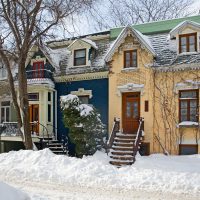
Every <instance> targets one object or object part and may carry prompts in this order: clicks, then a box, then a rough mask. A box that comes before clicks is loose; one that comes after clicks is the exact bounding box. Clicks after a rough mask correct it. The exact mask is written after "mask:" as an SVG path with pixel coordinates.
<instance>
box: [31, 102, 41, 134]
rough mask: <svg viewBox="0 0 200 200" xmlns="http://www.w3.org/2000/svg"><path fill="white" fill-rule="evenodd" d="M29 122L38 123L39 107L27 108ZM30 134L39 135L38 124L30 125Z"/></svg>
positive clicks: (34, 105) (35, 105)
mask: <svg viewBox="0 0 200 200" xmlns="http://www.w3.org/2000/svg"><path fill="white" fill-rule="evenodd" d="M29 115H30V122H39V105H38V104H33V105H30V106H29ZM31 133H32V134H34V135H35V134H36V135H39V124H38V123H31Z"/></svg>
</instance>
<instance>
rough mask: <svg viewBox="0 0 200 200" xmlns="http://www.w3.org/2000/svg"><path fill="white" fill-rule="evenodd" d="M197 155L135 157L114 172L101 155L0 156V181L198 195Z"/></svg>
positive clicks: (47, 152)
mask: <svg viewBox="0 0 200 200" xmlns="http://www.w3.org/2000/svg"><path fill="white" fill-rule="evenodd" d="M199 166H200V155H193V156H168V157H167V156H164V155H160V154H158V155H151V156H149V157H140V156H137V161H136V163H135V164H134V165H132V166H130V167H129V166H128V167H123V168H120V169H118V168H116V167H114V166H111V165H110V164H109V158H108V157H107V155H106V154H104V153H102V152H96V154H95V155H94V156H88V157H84V158H82V159H77V158H73V157H67V156H63V155H54V154H53V153H52V152H51V151H50V150H48V149H45V150H42V151H24V150H21V151H18V152H15V151H12V152H9V153H4V154H0V179H1V178H2V179H6V180H12V179H20V180H22V181H23V180H27V179H28V180H34V181H43V182H45V181H46V182H47V181H48V182H52V183H53V182H54V183H58V184H66V187H67V185H68V184H70V185H84V186H86V187H93V188H94V187H98V188H106V187H110V188H118V189H121V190H130V189H131V190H134V189H138V190H140V189H142V190H146V191H161V192H172V193H187V194H191V195H198V196H199V195H200V167H199Z"/></svg>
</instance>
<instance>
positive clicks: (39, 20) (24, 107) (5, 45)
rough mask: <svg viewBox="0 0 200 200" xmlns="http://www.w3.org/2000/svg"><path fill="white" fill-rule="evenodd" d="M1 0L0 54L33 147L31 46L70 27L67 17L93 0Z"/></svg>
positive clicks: (27, 139)
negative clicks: (29, 73) (28, 69)
mask: <svg viewBox="0 0 200 200" xmlns="http://www.w3.org/2000/svg"><path fill="white" fill-rule="evenodd" d="M0 2H1V3H0V57H1V59H2V60H3V63H4V65H5V67H6V69H7V73H8V82H9V86H10V91H11V94H12V99H13V103H14V107H15V109H16V112H17V120H18V125H19V128H20V131H21V133H22V136H23V141H24V144H25V147H26V149H32V148H33V144H32V138H31V131H30V123H29V102H28V93H27V78H26V70H25V64H26V58H27V56H28V53H29V51H30V48H31V47H32V45H33V44H34V43H35V42H36V41H38V40H44V39H45V38H48V37H55V28H56V29H58V27H61V26H63V28H64V29H66V28H67V27H65V24H66V20H67V19H68V18H70V17H72V16H73V15H78V13H79V12H81V11H82V10H84V9H85V8H87V7H90V6H91V4H92V2H93V0H1V1H0ZM11 60H12V62H11ZM13 61H14V62H13ZM13 63H14V64H13ZM13 66H15V67H16V69H17V70H18V88H19V101H18V98H17V94H16V91H15V85H14V77H13V74H12V68H13Z"/></svg>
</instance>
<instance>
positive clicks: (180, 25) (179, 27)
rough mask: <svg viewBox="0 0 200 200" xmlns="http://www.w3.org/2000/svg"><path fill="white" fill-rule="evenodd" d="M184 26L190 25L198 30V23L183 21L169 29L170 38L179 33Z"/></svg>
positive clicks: (199, 26)
mask: <svg viewBox="0 0 200 200" xmlns="http://www.w3.org/2000/svg"><path fill="white" fill-rule="evenodd" d="M186 27H191V28H195V29H198V30H200V24H199V23H196V22H193V21H183V22H181V23H180V24H178V25H177V26H176V27H174V28H173V29H172V30H171V31H170V33H169V34H170V38H171V39H173V38H175V37H176V35H177V34H180V33H181V31H183V30H184V29H185V28H186Z"/></svg>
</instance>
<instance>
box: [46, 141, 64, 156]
mask: <svg viewBox="0 0 200 200" xmlns="http://www.w3.org/2000/svg"><path fill="white" fill-rule="evenodd" d="M47 147H48V148H49V149H50V150H51V151H52V152H53V153H55V154H57V155H66V154H67V146H66V144H63V143H61V142H59V141H58V140H51V141H50V142H49V144H48V146H47Z"/></svg>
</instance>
